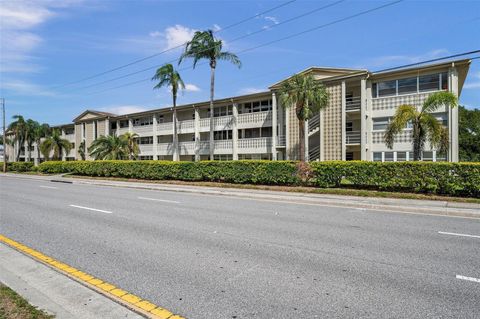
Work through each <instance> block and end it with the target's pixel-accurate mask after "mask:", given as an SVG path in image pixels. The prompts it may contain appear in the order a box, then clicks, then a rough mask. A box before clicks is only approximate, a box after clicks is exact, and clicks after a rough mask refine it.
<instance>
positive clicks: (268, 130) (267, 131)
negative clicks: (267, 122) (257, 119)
mask: <svg viewBox="0 0 480 319" xmlns="http://www.w3.org/2000/svg"><path fill="white" fill-rule="evenodd" d="M261 136H262V137H272V127H262V129H261Z"/></svg>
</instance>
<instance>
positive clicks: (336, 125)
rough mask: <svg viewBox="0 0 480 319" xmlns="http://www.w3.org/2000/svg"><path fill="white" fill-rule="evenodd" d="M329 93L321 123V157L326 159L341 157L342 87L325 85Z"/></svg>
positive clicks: (338, 158) (339, 85) (339, 158)
mask: <svg viewBox="0 0 480 319" xmlns="http://www.w3.org/2000/svg"><path fill="white" fill-rule="evenodd" d="M326 89H327V92H328V94H329V100H328V105H327V107H326V108H325V110H324V113H323V114H324V115H323V123H321V127H322V128H323V145H324V146H323V152H324V155H323V159H324V160H326V161H331V160H341V159H342V116H344V115H342V87H341V84H332V85H328V86H327V87H326Z"/></svg>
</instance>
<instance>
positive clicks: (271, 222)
mask: <svg viewBox="0 0 480 319" xmlns="http://www.w3.org/2000/svg"><path fill="white" fill-rule="evenodd" d="M0 203H1V206H0V208H1V213H0V233H1V234H3V235H5V236H7V237H10V238H12V239H14V240H16V241H19V242H21V243H24V244H25V245H28V246H30V247H32V248H34V249H36V250H39V251H41V252H43V253H45V254H47V255H50V256H52V257H54V258H56V259H58V260H61V261H63V262H65V263H68V264H70V265H72V266H73V267H76V268H78V269H81V270H83V271H85V272H88V273H91V274H92V275H94V276H97V277H99V278H101V279H104V280H105V281H108V282H111V283H112V284H114V285H116V286H118V287H120V288H123V289H125V290H128V291H130V292H131V293H134V294H136V295H139V296H140V297H142V298H145V299H149V300H151V301H152V302H154V303H156V304H158V305H159V306H162V307H165V308H167V309H169V310H171V311H173V312H175V313H178V314H180V315H183V316H185V317H187V318H479V317H480V280H479V282H475V278H480V220H479V219H468V218H456V217H445V216H428V215H412V214H402V213H392V212H378V211H369V210H364V209H355V208H339V207H328V206H320V205H302V204H295V203H285V202H275V201H266V200H253V199H241V198H231V197H226V196H212V195H200V194H189V193H176V192H165V191H149V190H139V189H128V188H118V187H117V188H115V187H106V186H93V185H72V184H64V183H49V182H45V181H36V180H26V179H20V178H15V177H5V176H3V177H0ZM91 209H95V210H91ZM414 209H415V208H414V207H412V210H414ZM439 232H444V233H439ZM446 233H456V234H465V235H470V236H472V237H469V236H459V235H453V234H446ZM475 236H477V237H475ZM459 276H463V277H459ZM457 277H458V278H457ZM467 277H468V278H470V280H468V278H467Z"/></svg>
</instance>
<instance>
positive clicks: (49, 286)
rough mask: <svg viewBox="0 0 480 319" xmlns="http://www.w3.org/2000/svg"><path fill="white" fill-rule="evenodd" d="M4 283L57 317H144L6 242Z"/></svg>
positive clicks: (0, 264)
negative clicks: (7, 244)
mask: <svg viewBox="0 0 480 319" xmlns="http://www.w3.org/2000/svg"><path fill="white" fill-rule="evenodd" d="M0 282H2V283H3V284H5V285H6V286H8V287H10V288H11V289H13V290H14V291H16V292H17V293H18V294H19V295H21V296H22V297H24V298H25V299H27V300H28V301H29V303H30V304H32V305H34V306H36V307H38V308H40V309H43V310H44V311H46V312H48V313H49V314H53V315H55V316H56V318H82V319H96V318H105V319H110V318H111V319H117V318H133V319H140V318H144V317H142V316H140V315H138V314H137V313H135V312H133V311H131V310H129V309H127V308H126V307H123V306H121V305H120V304H118V303H116V302H114V301H113V300H110V299H109V298H107V297H105V296H103V295H101V294H99V293H97V292H95V291H93V290H91V289H89V288H87V287H85V286H83V285H82V284H80V283H78V282H76V281H74V280H72V279H70V278H68V277H67V276H65V275H63V274H60V273H59V272H57V271H55V270H53V269H52V268H50V267H47V266H46V265H44V264H42V263H40V262H38V261H35V260H33V259H32V258H30V257H27V256H25V255H24V254H22V253H20V252H18V251H16V250H15V249H13V248H10V247H8V246H6V245H4V244H2V243H0Z"/></svg>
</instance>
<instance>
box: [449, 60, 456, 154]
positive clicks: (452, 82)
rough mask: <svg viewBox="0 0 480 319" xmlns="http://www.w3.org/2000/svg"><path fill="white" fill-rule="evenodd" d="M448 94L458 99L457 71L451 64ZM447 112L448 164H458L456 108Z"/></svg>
mask: <svg viewBox="0 0 480 319" xmlns="http://www.w3.org/2000/svg"><path fill="white" fill-rule="evenodd" d="M448 76H449V81H448V83H449V88H450V92H452V93H453V94H455V96H457V97H458V71H457V68H456V67H455V66H454V64H453V63H452V67H451V68H450V69H449V70H448ZM447 112H448V115H449V116H448V131H449V135H450V136H449V137H450V148H449V151H450V154H449V155H450V156H449V158H448V160H449V161H450V162H458V107H454V108H449V109H448V110H447Z"/></svg>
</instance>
